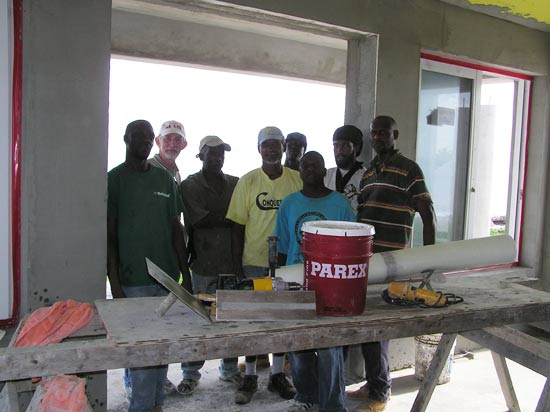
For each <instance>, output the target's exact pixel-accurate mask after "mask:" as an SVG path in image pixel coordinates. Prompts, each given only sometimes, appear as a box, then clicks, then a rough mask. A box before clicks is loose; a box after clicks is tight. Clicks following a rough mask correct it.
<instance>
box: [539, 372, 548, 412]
mask: <svg viewBox="0 0 550 412" xmlns="http://www.w3.org/2000/svg"><path fill="white" fill-rule="evenodd" d="M535 412H550V380H548V379H546V383H545V384H544V388H543V389H542V393H541V395H540V398H539V402H538V404H537V409H535Z"/></svg>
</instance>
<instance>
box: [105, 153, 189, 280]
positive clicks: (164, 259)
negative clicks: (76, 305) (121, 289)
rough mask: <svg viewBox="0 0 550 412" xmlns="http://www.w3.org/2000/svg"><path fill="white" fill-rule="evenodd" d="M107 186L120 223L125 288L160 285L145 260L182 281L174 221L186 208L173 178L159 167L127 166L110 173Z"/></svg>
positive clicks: (113, 213) (121, 272) (121, 271)
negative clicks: (140, 167)
mask: <svg viewBox="0 0 550 412" xmlns="http://www.w3.org/2000/svg"><path fill="white" fill-rule="evenodd" d="M107 182H108V183H107V189H108V190H107V191H108V200H107V214H108V215H109V216H113V217H116V218H117V222H118V226H117V234H118V251H119V258H120V266H119V276H120V283H121V285H122V286H147V285H153V284H156V281H155V280H154V279H153V278H152V277H151V276H149V274H148V272H147V266H146V263H145V257H148V258H149V259H150V260H151V261H153V262H154V263H155V264H156V265H157V266H158V267H160V268H161V269H162V270H163V271H165V272H166V273H167V274H168V275H169V276H171V277H172V278H173V279H175V280H178V279H179V275H180V270H179V265H178V259H177V256H176V252H175V251H174V248H173V246H172V221H173V220H174V219H177V218H179V215H180V213H181V212H182V210H183V206H182V202H181V198H180V196H179V192H178V189H177V186H176V183H175V182H174V179H173V178H172V176H170V174H169V173H167V172H166V171H165V170H162V169H159V168H156V167H150V168H149V170H147V171H146V172H137V171H134V170H131V169H129V168H127V167H126V166H125V165H124V163H123V164H121V165H119V166H117V167H115V168H114V169H112V170H111V171H110V172H109V173H108V180H107Z"/></svg>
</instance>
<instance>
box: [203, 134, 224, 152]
mask: <svg viewBox="0 0 550 412" xmlns="http://www.w3.org/2000/svg"><path fill="white" fill-rule="evenodd" d="M205 146H208V147H217V146H223V150H225V151H226V152H230V151H231V146H229V145H228V144H227V143H225V142H224V141H223V140H222V139H220V138H219V137H218V136H205V137H203V138H202V139H201V141H200V143H199V153H200V152H202V149H204V147H205Z"/></svg>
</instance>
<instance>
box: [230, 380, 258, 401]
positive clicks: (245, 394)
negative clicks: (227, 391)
mask: <svg viewBox="0 0 550 412" xmlns="http://www.w3.org/2000/svg"><path fill="white" fill-rule="evenodd" d="M257 390H258V375H244V378H243V381H242V383H241V386H239V389H237V392H235V403H236V404H239V405H244V404H245V403H248V402H250V400H251V399H252V395H254V393H255V392H256V391H257Z"/></svg>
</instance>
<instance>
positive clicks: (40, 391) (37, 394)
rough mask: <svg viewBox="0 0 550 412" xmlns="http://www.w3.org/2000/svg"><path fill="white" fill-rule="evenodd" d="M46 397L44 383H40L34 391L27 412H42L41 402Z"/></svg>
mask: <svg viewBox="0 0 550 412" xmlns="http://www.w3.org/2000/svg"><path fill="white" fill-rule="evenodd" d="M43 397H44V385H38V386H37V387H36V390H35V391H34V395H33V396H32V398H31V402H30V403H29V406H28V407H27V409H26V412H40V404H41V403H42V398H43Z"/></svg>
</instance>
